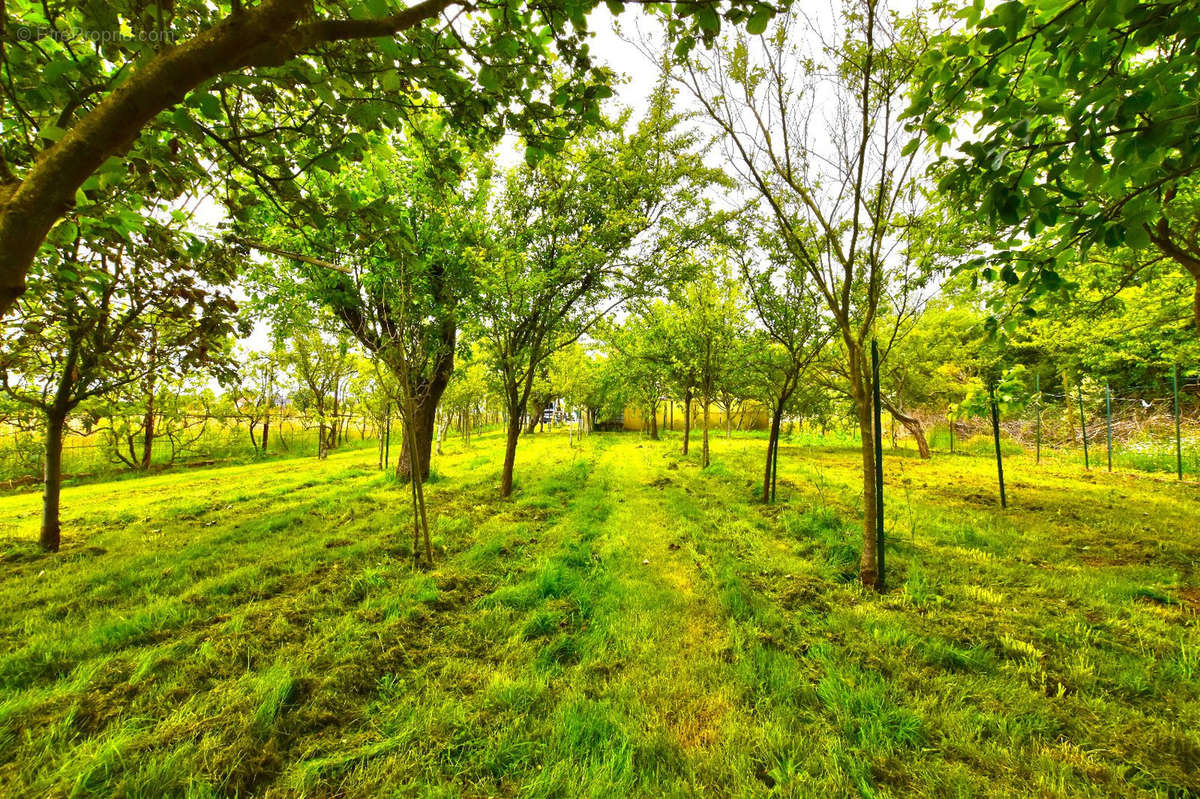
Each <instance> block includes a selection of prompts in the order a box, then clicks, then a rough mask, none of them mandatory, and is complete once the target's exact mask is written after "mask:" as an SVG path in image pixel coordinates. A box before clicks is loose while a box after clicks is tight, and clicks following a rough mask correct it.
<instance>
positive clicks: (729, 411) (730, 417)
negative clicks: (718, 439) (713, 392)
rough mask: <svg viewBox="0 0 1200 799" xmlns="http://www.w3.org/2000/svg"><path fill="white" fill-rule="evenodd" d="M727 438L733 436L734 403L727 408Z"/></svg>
mask: <svg viewBox="0 0 1200 799" xmlns="http://www.w3.org/2000/svg"><path fill="white" fill-rule="evenodd" d="M725 438H727V439H728V438H733V404H732V403H730V405H729V407H728V408H726V409H725Z"/></svg>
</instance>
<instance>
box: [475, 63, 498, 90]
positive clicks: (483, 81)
mask: <svg viewBox="0 0 1200 799" xmlns="http://www.w3.org/2000/svg"><path fill="white" fill-rule="evenodd" d="M479 85H480V86H482V87H483V88H485V89H487V90H488V91H489V92H494V91H496V90H497V89H499V88H500V73H499V72H498V71H497V70H496V68H495V67H493V66H492V65H491V64H484V65H483V66H482V67H481V68H480V69H479Z"/></svg>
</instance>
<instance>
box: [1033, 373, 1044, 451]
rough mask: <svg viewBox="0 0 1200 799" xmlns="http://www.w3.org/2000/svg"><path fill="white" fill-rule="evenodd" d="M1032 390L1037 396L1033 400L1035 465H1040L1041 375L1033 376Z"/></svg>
mask: <svg viewBox="0 0 1200 799" xmlns="http://www.w3.org/2000/svg"><path fill="white" fill-rule="evenodd" d="M1033 390H1034V392H1035V393H1036V394H1037V399H1036V400H1034V402H1035V403H1036V405H1035V406H1034V407H1035V408H1036V409H1037V428H1036V429H1037V433H1036V434H1035V440H1036V441H1037V450H1036V452H1037V460H1036V461H1035V463H1041V462H1042V376H1041V375H1036V374H1035V375H1034V376H1033Z"/></svg>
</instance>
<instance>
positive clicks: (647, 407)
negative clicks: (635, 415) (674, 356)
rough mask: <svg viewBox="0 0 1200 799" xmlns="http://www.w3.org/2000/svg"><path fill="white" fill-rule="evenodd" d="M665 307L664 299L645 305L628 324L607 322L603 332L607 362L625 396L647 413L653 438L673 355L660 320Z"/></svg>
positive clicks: (629, 319)
mask: <svg viewBox="0 0 1200 799" xmlns="http://www.w3.org/2000/svg"><path fill="white" fill-rule="evenodd" d="M662 310H663V303H662V302H661V301H655V302H653V303H650V304H648V305H644V306H643V307H642V308H640V309H638V310H637V312H636V313H634V314H633V315H631V316H630V317H629V318H628V319H626V320H625V323H624V324H620V325H618V324H610V325H607V329H606V330H605V331H604V334H603V338H604V340H605V343H606V344H607V349H608V356H607V359H606V365H607V366H608V368H609V369H611V370H612V371H613V372H614V374H615V375H616V376H617V378H618V379H619V381H620V384H621V386H622V388H623V391H622V397H623V399H628V400H630V401H631V403H632V404H635V405H636V406H637V407H639V408H641V409H642V410H643V411H644V412H645V413H646V417H647V418H646V421H647V423H648V427H649V432H650V438H651V439H657V438H658V406H659V403H660V402H661V401H662V398H663V396H664V395H665V394H666V390H667V365H668V364H669V363H670V359H671V354H670V351H669V349H668V347H667V346H666V345H667V342H666V337H665V336H664V335H663V334H662V331H661V325H660V324H659V323H660V316H661V312H662ZM624 406H625V403H624V402H622V408H624Z"/></svg>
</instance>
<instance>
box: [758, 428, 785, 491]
mask: <svg viewBox="0 0 1200 799" xmlns="http://www.w3.org/2000/svg"><path fill="white" fill-rule="evenodd" d="M779 407H780V409H779V410H776V411H774V412H772V414H771V434H770V436H768V438H767V465H766V468H765V469H764V470H763V486H762V501H763V504H764V505H765V504H766V503H768V502H770V501H771V476H772V475H773V474H774V469H773V468H772V467H773V466H774V464H775V459H776V458H778V457H779V426H780V425H781V424H782V423H783V410H782V408H783V406H782V405H780V406H779Z"/></svg>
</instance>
